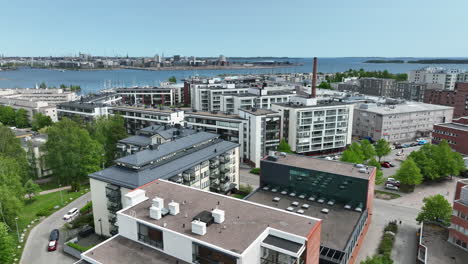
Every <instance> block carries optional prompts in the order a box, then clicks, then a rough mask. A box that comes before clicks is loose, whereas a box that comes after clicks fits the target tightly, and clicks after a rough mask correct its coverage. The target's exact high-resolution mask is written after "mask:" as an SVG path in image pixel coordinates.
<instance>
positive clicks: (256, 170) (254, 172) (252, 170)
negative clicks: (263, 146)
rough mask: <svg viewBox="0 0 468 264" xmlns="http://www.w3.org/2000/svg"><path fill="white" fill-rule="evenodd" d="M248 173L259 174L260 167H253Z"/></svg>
mask: <svg viewBox="0 0 468 264" xmlns="http://www.w3.org/2000/svg"><path fill="white" fill-rule="evenodd" d="M250 173H253V174H257V175H259V174H260V168H253V169H251V170H250Z"/></svg>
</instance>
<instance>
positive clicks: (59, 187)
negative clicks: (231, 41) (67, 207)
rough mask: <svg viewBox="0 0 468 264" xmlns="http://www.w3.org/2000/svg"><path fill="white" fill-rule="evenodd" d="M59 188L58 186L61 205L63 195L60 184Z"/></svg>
mask: <svg viewBox="0 0 468 264" xmlns="http://www.w3.org/2000/svg"><path fill="white" fill-rule="evenodd" d="M59 188H60V202H62V205H63V196H62V189H61V188H62V185H61V184H59Z"/></svg>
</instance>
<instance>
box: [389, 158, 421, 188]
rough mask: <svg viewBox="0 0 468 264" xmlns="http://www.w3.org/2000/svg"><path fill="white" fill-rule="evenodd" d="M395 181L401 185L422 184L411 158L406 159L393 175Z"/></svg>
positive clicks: (417, 169)
mask: <svg viewBox="0 0 468 264" xmlns="http://www.w3.org/2000/svg"><path fill="white" fill-rule="evenodd" d="M395 179H397V180H399V181H400V182H401V184H404V185H409V186H414V185H418V184H421V183H422V180H423V176H422V174H421V170H420V169H419V168H418V166H417V165H416V163H415V162H414V161H413V159H412V158H409V157H408V159H406V160H405V161H403V163H402V164H401V167H400V168H399V169H398V171H397V172H396V174H395Z"/></svg>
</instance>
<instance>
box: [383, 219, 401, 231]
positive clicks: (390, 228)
mask: <svg viewBox="0 0 468 264" xmlns="http://www.w3.org/2000/svg"><path fill="white" fill-rule="evenodd" d="M387 231H390V232H392V233H394V234H396V233H397V232H398V224H397V221H396V220H395V221H392V222H390V223H389V224H388V225H387V226H386V227H385V229H384V232H387Z"/></svg>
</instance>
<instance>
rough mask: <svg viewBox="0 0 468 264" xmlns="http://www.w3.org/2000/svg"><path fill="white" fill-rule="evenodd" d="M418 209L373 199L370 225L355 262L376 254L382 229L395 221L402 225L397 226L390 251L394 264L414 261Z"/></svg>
mask: <svg viewBox="0 0 468 264" xmlns="http://www.w3.org/2000/svg"><path fill="white" fill-rule="evenodd" d="M418 211H419V210H418V209H415V208H411V207H406V206H402V205H399V204H397V203H396V202H393V201H385V200H380V199H374V211H373V214H372V223H371V225H370V227H369V230H368V232H367V235H366V238H365V239H364V244H363V246H362V247H361V250H360V252H359V254H358V258H357V262H356V263H360V262H361V261H362V260H364V259H365V258H366V257H368V256H372V255H374V254H375V253H376V252H377V247H378V245H379V243H380V239H381V237H382V235H383V229H384V227H385V225H386V224H387V223H389V222H390V221H392V220H397V221H398V223H399V221H401V222H402V223H401V224H399V226H398V233H397V236H396V239H395V245H394V247H393V250H392V259H393V261H394V263H404V264H411V263H415V261H416V249H417V237H416V232H417V230H418V228H419V225H418V224H417V223H416V220H415V218H416V216H417V214H418Z"/></svg>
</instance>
